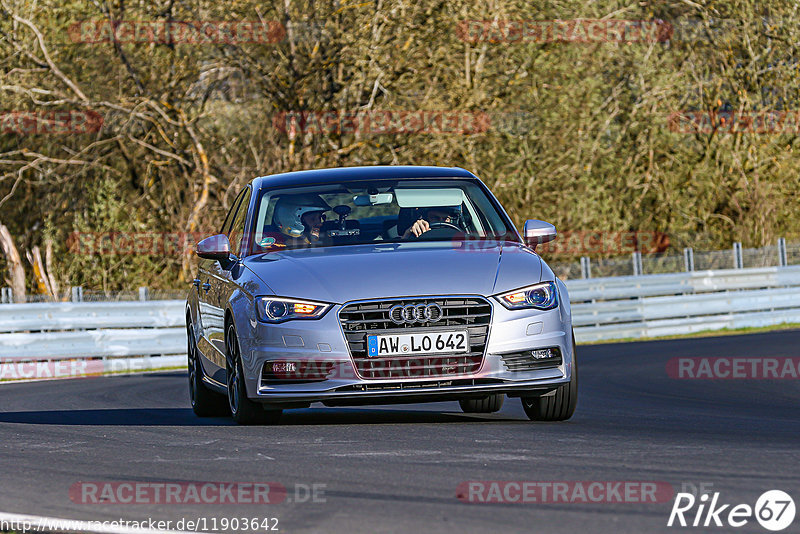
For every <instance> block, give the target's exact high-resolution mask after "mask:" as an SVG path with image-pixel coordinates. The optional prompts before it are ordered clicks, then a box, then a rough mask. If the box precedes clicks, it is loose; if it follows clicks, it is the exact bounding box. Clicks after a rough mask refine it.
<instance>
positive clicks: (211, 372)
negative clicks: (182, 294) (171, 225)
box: [197, 190, 247, 384]
mask: <svg viewBox="0 0 800 534" xmlns="http://www.w3.org/2000/svg"><path fill="white" fill-rule="evenodd" d="M246 192H247V190H245V191H242V192H241V193H240V194H239V196H238V197H236V200H235V201H234V203H233V206H232V207H231V209H230V211H229V212H228V215H227V216H226V217H225V222H224V223H223V224H222V229H221V231H220V233H221V234H225V235H226V236H228V235H229V234H230V231H231V227H232V225H233V222H234V220H235V219H236V217H237V214H238V212H239V209H240V206H242V205H243V203H242V200H243V199H244V197H245V193H246ZM243 209H244V210H245V211H246V210H247V206H246V205H244V208H243ZM224 273H225V270H224V269H223V268H222V265H221V264H220V262H218V261H216V260H200V266H199V282H200V283H199V285H198V288H197V291H198V301H199V303H200V324H201V327H202V331H201V335H200V341H199V343H198V348H199V349H200V352H201V354H202V358H203V368H204V369H205V371H206V375H207V376H209V377H211V378H213V379H214V380H215V381H217V382H219V383H221V384H224V383H225V307H224V304H223V305H222V306H221V302H220V299H221V297H220V290H221V288H220V285H221V284H220V282H221V280H222V278H223V276H224Z"/></svg>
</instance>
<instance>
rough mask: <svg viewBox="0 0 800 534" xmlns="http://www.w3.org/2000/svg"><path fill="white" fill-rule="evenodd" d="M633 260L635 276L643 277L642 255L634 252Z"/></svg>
mask: <svg viewBox="0 0 800 534" xmlns="http://www.w3.org/2000/svg"><path fill="white" fill-rule="evenodd" d="M632 256H633V257H632V258H631V260H632V261H633V276H642V274H644V273H643V272H642V253H641V252H639V251H638V250H636V251H634V252H633V254H632Z"/></svg>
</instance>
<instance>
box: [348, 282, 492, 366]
mask: <svg viewBox="0 0 800 534" xmlns="http://www.w3.org/2000/svg"><path fill="white" fill-rule="evenodd" d="M432 303H436V304H438V305H439V306H440V307H441V309H442V316H441V318H440V319H439V320H438V321H436V322H416V323H414V324H400V325H399V324H396V323H394V322H393V321H392V320H391V318H390V317H389V309H390V308H392V307H393V306H395V305H398V304H399V305H402V306H405V305H409V304H414V305H416V304H432ZM491 319H492V305H491V304H489V302H488V301H487V300H486V299H484V298H481V297H428V298H424V297H418V298H406V299H396V300H386V301H380V302H360V303H354V304H348V305H346V306H344V307H343V308H342V309H341V311H340V312H339V321H340V322H341V325H342V330H343V331H344V335H345V338H346V339H347V345H348V347H349V348H350V354H351V355H352V357H353V363H354V364H355V366H356V371H357V372H358V375H359V376H360V377H361V378H364V379H389V378H429V377H441V376H454V375H468V374H472V373H476V372H477V371H478V370H479V369H480V368H481V365H482V364H483V356H484V352H485V349H486V341H487V338H488V334H489V324H490V323H491ZM459 327H460V328H461V329H464V327H466V329H467V331H468V332H469V352H465V353H461V354H446V353H445V354H415V355H413V356H384V357H373V358H370V357H368V356H367V335H372V334H409V333H416V332H420V333H422V332H437V331H447V330H453V329H454V328H459Z"/></svg>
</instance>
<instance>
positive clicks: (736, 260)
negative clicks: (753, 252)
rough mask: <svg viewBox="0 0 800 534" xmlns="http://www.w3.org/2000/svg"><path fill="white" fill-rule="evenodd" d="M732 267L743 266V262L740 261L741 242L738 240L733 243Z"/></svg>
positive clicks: (740, 267) (739, 267) (738, 267)
mask: <svg viewBox="0 0 800 534" xmlns="http://www.w3.org/2000/svg"><path fill="white" fill-rule="evenodd" d="M733 268H734V269H743V268H744V262H743V261H742V244H741V243H739V242H736V243H734V244H733Z"/></svg>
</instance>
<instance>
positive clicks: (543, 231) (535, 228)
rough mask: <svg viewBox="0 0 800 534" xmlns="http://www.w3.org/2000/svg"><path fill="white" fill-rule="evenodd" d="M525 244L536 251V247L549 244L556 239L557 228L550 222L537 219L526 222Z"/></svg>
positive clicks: (524, 230)
mask: <svg viewBox="0 0 800 534" xmlns="http://www.w3.org/2000/svg"><path fill="white" fill-rule="evenodd" d="M522 234H523V238H524V239H525V244H526V245H528V246H529V247H531V248H532V249H534V250H536V245H541V244H542V243H549V242H550V241H552V240H554V239H555V238H556V235H557V233H556V227H555V226H553V225H552V224H550V223H549V222H545V221H539V220H537V219H528V220H527V221H525V228H524V229H523V231H522Z"/></svg>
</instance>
